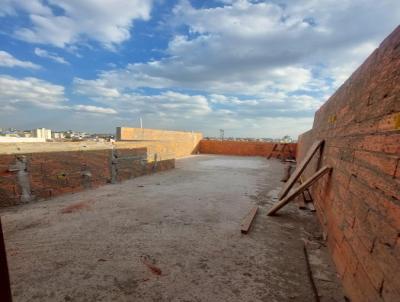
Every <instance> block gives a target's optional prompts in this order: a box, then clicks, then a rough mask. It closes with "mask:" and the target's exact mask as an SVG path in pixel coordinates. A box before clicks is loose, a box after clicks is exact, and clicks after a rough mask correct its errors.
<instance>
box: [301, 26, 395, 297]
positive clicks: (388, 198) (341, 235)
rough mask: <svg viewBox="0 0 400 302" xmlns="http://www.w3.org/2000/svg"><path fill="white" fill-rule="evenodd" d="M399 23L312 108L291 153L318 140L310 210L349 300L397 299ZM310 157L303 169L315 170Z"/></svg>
mask: <svg viewBox="0 0 400 302" xmlns="http://www.w3.org/2000/svg"><path fill="white" fill-rule="evenodd" d="M399 112H400V27H398V28H397V29H396V30H395V31H394V32H393V33H392V34H391V35H390V36H389V37H388V38H386V39H385V41H384V42H382V44H381V45H380V47H379V49H377V50H376V51H374V52H373V53H372V54H371V56H370V57H369V58H368V59H367V60H366V61H365V62H364V64H363V65H362V66H361V67H360V68H358V69H357V70H356V72H355V73H354V74H353V75H352V76H351V77H350V78H349V79H348V80H347V81H346V82H345V83H344V84H343V86H342V87H340V89H339V90H338V91H337V92H336V93H335V94H334V95H333V96H332V97H331V98H330V99H329V100H328V101H327V102H326V103H325V104H324V105H323V106H322V107H321V108H320V109H319V110H318V111H317V112H316V114H315V119H314V125H313V129H312V130H311V131H309V132H306V133H304V134H303V135H301V136H300V137H299V144H298V158H299V160H301V159H302V158H303V157H304V154H305V152H306V151H307V149H308V148H309V147H310V145H311V144H312V142H313V141H315V140H316V139H325V141H326V143H325V147H324V150H323V155H322V164H329V165H331V166H332V167H333V171H332V175H331V176H330V177H327V176H325V177H324V178H323V179H322V180H321V181H319V182H318V183H316V184H315V185H313V188H312V193H313V197H314V200H315V202H316V208H317V214H318V217H319V220H320V221H321V224H322V226H323V229H324V230H325V232H326V233H327V236H328V237H327V240H328V245H329V247H330V250H331V252H332V256H333V259H334V262H335V264H336V267H337V270H338V273H339V275H340V277H341V279H342V281H343V285H344V288H345V290H346V292H347V294H348V295H349V297H350V298H351V300H352V301H399V299H400V278H399V276H400V113H399ZM316 165H317V159H314V161H313V163H312V165H311V166H310V167H309V168H308V169H307V170H306V175H310V174H311V173H312V172H314V171H315V169H316Z"/></svg>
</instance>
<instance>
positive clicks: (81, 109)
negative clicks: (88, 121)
mask: <svg viewBox="0 0 400 302" xmlns="http://www.w3.org/2000/svg"><path fill="white" fill-rule="evenodd" d="M72 109H74V110H76V111H79V112H87V113H96V114H117V111H116V110H114V109H112V108H104V107H98V106H92V105H76V106H73V107H72Z"/></svg>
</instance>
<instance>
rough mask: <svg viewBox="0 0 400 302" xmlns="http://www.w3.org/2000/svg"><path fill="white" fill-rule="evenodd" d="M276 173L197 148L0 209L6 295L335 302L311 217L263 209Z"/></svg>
mask: <svg viewBox="0 0 400 302" xmlns="http://www.w3.org/2000/svg"><path fill="white" fill-rule="evenodd" d="M282 173H283V166H282V164H281V163H280V162H279V161H277V160H266V159H265V158H262V157H233V156H213V155H199V156H192V157H189V158H185V159H180V160H177V162H176V169H174V170H170V171H165V172H161V173H157V174H154V175H148V176H143V177H139V178H136V179H132V180H129V181H125V182H123V183H120V184H116V185H107V186H104V187H101V188H97V189H94V190H88V191H84V192H81V193H76V194H70V195H64V196H60V197H57V198H54V199H52V200H48V201H42V202H36V203H32V204H26V205H23V206H18V207H13V208H8V209H3V210H2V211H1V212H0V214H1V215H2V221H3V230H4V233H5V234H4V235H5V240H6V246H7V254H8V261H9V269H10V274H11V283H12V293H13V297H14V301H17V302H18V301H230V302H233V301H240V302H243V301H268V302H269V301H307V302H309V301H317V299H319V300H321V301H343V300H344V299H343V294H342V292H341V288H340V286H339V285H338V282H337V279H336V276H335V272H334V270H333V268H332V265H331V264H330V261H329V257H328V255H327V250H326V247H325V246H324V242H323V241H322V236H321V234H320V232H319V228H318V224H317V220H316V217H315V214H314V213H311V212H309V211H299V210H298V209H297V207H296V206H295V204H291V205H289V206H287V207H285V208H284V209H282V210H281V211H280V215H279V216H276V217H267V216H266V211H267V209H268V208H269V207H270V206H271V205H272V204H273V203H274V202H276V200H277V199H276V197H277V194H278V192H279V190H280V188H281V187H282V183H281V182H280V181H279V180H280V178H281V176H282ZM255 204H257V205H259V206H260V210H259V212H258V214H257V216H256V219H255V221H254V222H253V227H252V229H251V230H250V232H249V233H248V234H247V235H244V234H241V232H240V223H241V221H242V219H243V217H244V216H246V214H247V213H248V212H249V210H250V209H251V207H252V206H254V205H255ZM304 240H306V243H307V251H308V259H309V262H310V263H311V270H312V274H313V276H314V280H315V283H316V285H317V290H318V293H319V295H320V297H316V296H315V291H314V290H313V288H312V286H311V283H310V279H309V273H308V271H307V265H306V258H305V253H304Z"/></svg>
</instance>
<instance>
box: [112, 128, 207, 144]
mask: <svg viewBox="0 0 400 302" xmlns="http://www.w3.org/2000/svg"><path fill="white" fill-rule="evenodd" d="M202 138H203V134H202V133H200V132H187V131H168V130H158V129H146V128H129V127H118V128H117V140H118V141H166V140H170V141H175V142H179V141H194V142H195V144H197V143H198V142H199V141H200V140H201V139H202Z"/></svg>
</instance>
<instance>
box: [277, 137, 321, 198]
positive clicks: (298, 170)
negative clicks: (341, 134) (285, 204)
mask: <svg viewBox="0 0 400 302" xmlns="http://www.w3.org/2000/svg"><path fill="white" fill-rule="evenodd" d="M323 143H324V141H323V140H318V141H316V142H314V144H313V145H312V146H311V148H310V149H309V150H308V152H307V154H306V156H305V157H304V159H303V161H302V162H301V163H300V164H299V165H298V167H297V168H296V170H295V171H294V172H293V174H292V175H291V176H290V178H289V180H288V181H287V182H286V184H285V186H284V187H283V189H282V191H281V193H280V194H279V199H283V198H284V197H285V196H286V195H287V194H288V193H289V191H290V189H291V188H292V187H293V185H294V184H295V183H296V181H297V179H298V178H299V177H300V175H301V173H302V172H303V171H304V169H305V168H306V167H307V165H308V163H309V162H310V161H311V159H312V157H313V156H314V154H315V153H316V152H317V151H318V150H319V148H320V147H321V146H322V144H323Z"/></svg>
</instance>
